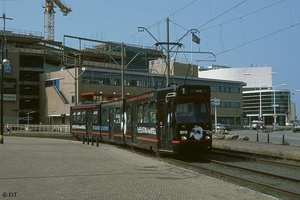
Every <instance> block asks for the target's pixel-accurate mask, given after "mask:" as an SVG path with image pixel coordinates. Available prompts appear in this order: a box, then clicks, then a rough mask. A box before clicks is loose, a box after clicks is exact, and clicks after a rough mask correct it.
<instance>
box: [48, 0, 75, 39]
mask: <svg viewBox="0 0 300 200" xmlns="http://www.w3.org/2000/svg"><path fill="white" fill-rule="evenodd" d="M54 3H55V4H56V5H57V6H58V7H59V8H60V11H61V12H62V13H63V16H67V15H68V13H69V12H71V11H72V9H71V8H70V7H67V6H66V5H64V4H63V3H62V2H61V1H60V0H46V2H45V5H44V6H43V8H45V11H44V34H45V36H44V37H45V40H52V41H53V40H54V14H55V11H54V8H55V7H56V6H54Z"/></svg>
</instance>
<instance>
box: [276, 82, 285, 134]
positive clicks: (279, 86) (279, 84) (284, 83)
mask: <svg viewBox="0 0 300 200" xmlns="http://www.w3.org/2000/svg"><path fill="white" fill-rule="evenodd" d="M286 85H287V84H286V83H283V84H279V85H275V86H273V88H274V90H273V92H274V93H273V103H274V104H273V110H274V115H273V119H274V120H273V130H274V131H275V130H276V118H277V116H276V107H277V106H279V105H276V98H275V95H276V93H275V91H276V87H280V86H286Z"/></svg>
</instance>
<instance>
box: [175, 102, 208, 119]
mask: <svg viewBox="0 0 300 200" xmlns="http://www.w3.org/2000/svg"><path fill="white" fill-rule="evenodd" d="M175 116H176V117H175V118H176V122H177V123H206V122H208V121H209V120H210V110H209V108H208V104H207V103H206V102H204V101H203V102H186V101H185V102H177V106H176V111H175Z"/></svg>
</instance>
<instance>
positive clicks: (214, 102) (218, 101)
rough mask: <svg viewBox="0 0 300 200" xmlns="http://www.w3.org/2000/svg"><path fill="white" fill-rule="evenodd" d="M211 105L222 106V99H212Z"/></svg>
mask: <svg viewBox="0 0 300 200" xmlns="http://www.w3.org/2000/svg"><path fill="white" fill-rule="evenodd" d="M210 103H211V105H212V106H220V105H221V101H220V99H216V98H214V99H211V100H210Z"/></svg>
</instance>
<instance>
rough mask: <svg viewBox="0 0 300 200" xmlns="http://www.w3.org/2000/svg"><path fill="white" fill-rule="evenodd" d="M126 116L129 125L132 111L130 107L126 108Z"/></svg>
mask: <svg viewBox="0 0 300 200" xmlns="http://www.w3.org/2000/svg"><path fill="white" fill-rule="evenodd" d="M126 113H127V116H126V118H127V119H126V120H127V123H131V120H132V109H131V107H130V106H128V107H127V112H126Z"/></svg>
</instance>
